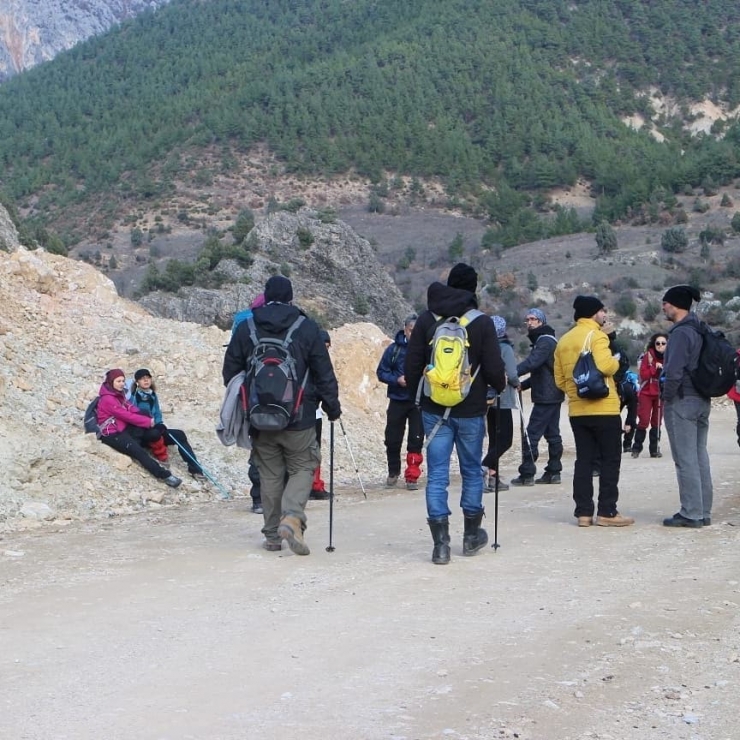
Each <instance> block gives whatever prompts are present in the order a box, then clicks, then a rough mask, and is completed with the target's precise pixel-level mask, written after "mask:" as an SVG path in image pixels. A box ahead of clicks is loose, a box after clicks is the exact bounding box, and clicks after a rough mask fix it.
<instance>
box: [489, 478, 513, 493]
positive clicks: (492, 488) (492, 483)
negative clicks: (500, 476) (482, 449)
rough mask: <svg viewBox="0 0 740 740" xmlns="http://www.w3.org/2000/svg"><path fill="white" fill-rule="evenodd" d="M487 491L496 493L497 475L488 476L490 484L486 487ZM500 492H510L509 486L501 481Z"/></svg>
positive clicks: (499, 484)
mask: <svg viewBox="0 0 740 740" xmlns="http://www.w3.org/2000/svg"><path fill="white" fill-rule="evenodd" d="M486 490H488V491H495V490H496V476H495V475H489V476H488V484H487V485H486ZM498 490H499V491H508V490H509V484H508V483H504V482H503V481H502V480H499V482H498Z"/></svg>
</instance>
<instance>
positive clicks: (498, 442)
mask: <svg viewBox="0 0 740 740" xmlns="http://www.w3.org/2000/svg"><path fill="white" fill-rule="evenodd" d="M491 319H492V321H493V325H494V326H495V327H496V336H497V337H498V343H499V347H500V348H501V359H502V360H503V361H504V372H505V373H506V388H504V390H503V391H501V396H500V399H499V414H498V416H499V418H498V424H497V423H496V395H497V394H496V391H495V390H493V388H489V389H488V399H487V400H488V412H487V413H486V426H487V428H488V452H487V453H486V456H485V457H484V458H483V462H482V463H481V466H482V467H483V469H484V474H485V475H487V478H488V479H487V488H488V490H489V491H494V490H496V476H498V479H499V480H498V490H499V491H508V490H509V485H508V483H504V482H503V481H502V480H501V474H500V473H499V460H500V459H501V457H502V455H503V454H504V453H505V452H507V451H508V450H510V449H511V444H512V442H513V441H514V421H513V418H512V413H511V412H512V410H513V409H515V408H516V392H517V388H518V387H519V376H518V375H517V371H516V370H517V369H516V357H515V356H514V345H513V344H512V343H511V341H510V340H509V337H508V336H507V335H506V319H504V317H503V316H491ZM497 432H498V433H497Z"/></svg>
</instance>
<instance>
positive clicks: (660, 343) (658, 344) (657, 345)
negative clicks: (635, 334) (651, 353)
mask: <svg viewBox="0 0 740 740" xmlns="http://www.w3.org/2000/svg"><path fill="white" fill-rule="evenodd" d="M666 344H667V342H656V343H655V346H656V347H665V346H666Z"/></svg>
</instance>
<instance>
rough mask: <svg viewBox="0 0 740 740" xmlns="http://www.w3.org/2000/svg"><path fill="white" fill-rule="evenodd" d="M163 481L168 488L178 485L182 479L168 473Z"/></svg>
mask: <svg viewBox="0 0 740 740" xmlns="http://www.w3.org/2000/svg"><path fill="white" fill-rule="evenodd" d="M164 482H165V483H166V484H167V485H168V486H169V487H170V488H177V487H178V486H179V485H180V483H182V480H181V479H180V478H178V477H177V476H176V475H170V476H169V477H167V478H165V479H164Z"/></svg>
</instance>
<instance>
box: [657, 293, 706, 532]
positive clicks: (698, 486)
mask: <svg viewBox="0 0 740 740" xmlns="http://www.w3.org/2000/svg"><path fill="white" fill-rule="evenodd" d="M700 298H701V294H700V293H699V291H698V290H697V289H696V288H693V287H691V286H689V285H676V286H674V287H673V288H669V289H668V291H667V292H666V294H665V295H664V296H663V313H664V314H665V317H666V318H667V319H668V321H671V322H673V328H672V329H671V330H670V331H669V332H668V337H669V338H668V346H667V347H666V350H665V354H664V355H663V419H664V420H665V428H666V431H667V432H668V440H669V441H670V443H671V456H672V457H673V463H674V465H675V466H676V477H677V478H678V496H679V498H680V500H681V510H680V511H678V512H677V513H675V514H674V515H673V516H671V517H668V518H667V519H664V520H663V524H664V525H665V526H666V527H691V528H698V527H707V526H709V525H710V524H711V523H712V519H711V517H712V498H713V487H712V471H711V470H710V468H709V453H708V452H707V436H708V435H709V412H710V411H711V407H712V406H711V402H710V400H709V399H708V398H704V396H702V395H701V394H700V393H699V392H698V391H697V390H696V388H695V387H694V384H693V383H692V381H691V375H690V372H691V371H692V370H694V369H695V368H696V366H697V364H698V363H699V354H700V352H701V347H702V336H701V334H700V333H699V326H700V322H699V319H698V317H697V315H696V314H695V313H693V312H692V311H691V303H692V301H698V300H699V299H700Z"/></svg>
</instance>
